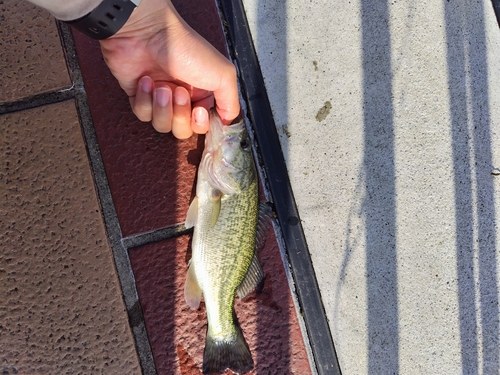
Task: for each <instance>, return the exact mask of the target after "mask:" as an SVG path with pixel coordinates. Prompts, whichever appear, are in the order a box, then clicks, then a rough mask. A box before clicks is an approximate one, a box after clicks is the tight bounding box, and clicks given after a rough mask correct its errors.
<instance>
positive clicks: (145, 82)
mask: <svg viewBox="0 0 500 375" xmlns="http://www.w3.org/2000/svg"><path fill="white" fill-rule="evenodd" d="M139 87H140V88H141V90H142V91H144V92H147V93H150V92H151V90H153V82H151V79H149V77H142V78H141V79H140V81H139Z"/></svg>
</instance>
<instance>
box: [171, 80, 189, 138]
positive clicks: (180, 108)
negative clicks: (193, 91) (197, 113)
mask: <svg viewBox="0 0 500 375" xmlns="http://www.w3.org/2000/svg"><path fill="white" fill-rule="evenodd" d="M172 134H173V135H174V136H175V137H176V138H178V139H186V138H189V137H191V135H192V134H193V131H192V130H191V97H190V95H189V92H188V91H187V90H186V89H185V88H184V87H182V86H177V87H176V88H175V90H174V106H173V117H172Z"/></svg>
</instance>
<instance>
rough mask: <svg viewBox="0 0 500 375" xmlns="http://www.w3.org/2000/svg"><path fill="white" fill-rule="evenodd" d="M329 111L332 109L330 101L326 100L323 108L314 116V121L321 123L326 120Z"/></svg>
mask: <svg viewBox="0 0 500 375" xmlns="http://www.w3.org/2000/svg"><path fill="white" fill-rule="evenodd" d="M331 109H332V103H330V101H328V100H327V101H326V102H325V104H324V105H323V107H321V108H320V109H319V111H318V113H317V114H316V120H317V121H318V122H321V121H323V120H324V119H325V118H326V116H328V115H329V114H330V110H331Z"/></svg>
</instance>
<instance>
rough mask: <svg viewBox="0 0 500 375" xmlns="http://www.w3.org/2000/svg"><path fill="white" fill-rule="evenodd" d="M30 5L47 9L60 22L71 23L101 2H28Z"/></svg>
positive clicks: (48, 0) (97, 0)
mask: <svg viewBox="0 0 500 375" xmlns="http://www.w3.org/2000/svg"><path fill="white" fill-rule="evenodd" d="M28 1H29V2H30V3H33V4H35V5H38V6H40V7H42V8H45V9H47V10H48V11H49V12H50V13H52V15H53V16H54V17H56V18H57V19H59V20H62V21H72V20H76V19H77V18H80V17H83V16H85V15H86V14H87V13H90V12H91V11H92V10H94V9H95V7H97V6H98V5H99V4H100V3H101V1H102V0H28Z"/></svg>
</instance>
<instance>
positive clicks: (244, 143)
mask: <svg viewBox="0 0 500 375" xmlns="http://www.w3.org/2000/svg"><path fill="white" fill-rule="evenodd" d="M240 146H241V148H242V149H243V150H248V149H249V148H250V142H248V139H247V138H243V139H242V140H241V141H240Z"/></svg>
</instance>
